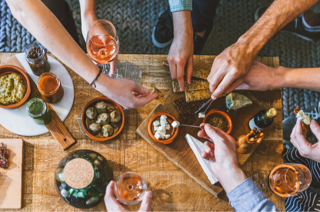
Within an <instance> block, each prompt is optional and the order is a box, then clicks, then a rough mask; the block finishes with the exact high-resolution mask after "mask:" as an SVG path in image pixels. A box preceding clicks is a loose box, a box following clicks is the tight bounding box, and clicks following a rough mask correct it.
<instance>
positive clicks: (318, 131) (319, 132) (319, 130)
mask: <svg viewBox="0 0 320 212" xmlns="http://www.w3.org/2000/svg"><path fill="white" fill-rule="evenodd" d="M310 129H311V131H312V133H313V134H314V135H315V136H316V137H317V139H318V140H320V126H319V124H318V123H317V122H316V121H315V120H312V121H311V124H310Z"/></svg>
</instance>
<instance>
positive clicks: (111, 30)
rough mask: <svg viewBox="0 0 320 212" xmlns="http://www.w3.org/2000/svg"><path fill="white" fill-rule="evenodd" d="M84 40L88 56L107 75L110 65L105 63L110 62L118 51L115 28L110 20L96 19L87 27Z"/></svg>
mask: <svg viewBox="0 0 320 212" xmlns="http://www.w3.org/2000/svg"><path fill="white" fill-rule="evenodd" d="M86 42H87V51H88V55H89V57H90V58H91V59H92V60H93V61H94V62H95V63H97V64H98V66H100V67H102V71H103V72H104V73H106V74H107V75H108V74H109V72H110V69H109V70H108V67H110V66H108V65H107V64H109V63H111V62H112V61H113V60H114V59H115V58H116V57H117V55H118V52H119V39H118V35H117V32H116V28H115V27H114V26H113V24H112V23H111V22H110V21H107V20H96V21H95V22H93V24H92V25H91V27H90V29H89V32H88V35H87V41H86ZM115 65H116V64H115ZM115 73H117V70H115ZM116 75H117V74H116Z"/></svg>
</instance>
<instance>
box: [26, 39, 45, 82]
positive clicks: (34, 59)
mask: <svg viewBox="0 0 320 212" xmlns="http://www.w3.org/2000/svg"><path fill="white" fill-rule="evenodd" d="M24 53H25V58H26V61H27V62H28V64H29V66H30V68H31V70H32V72H33V74H34V75H36V76H40V75H41V74H43V73H44V72H49V71H50V64H49V62H48V58H47V53H46V51H45V50H44V48H43V47H42V46H41V45H40V44H39V43H38V42H34V43H31V44H29V45H27V46H26V48H25V50H24Z"/></svg>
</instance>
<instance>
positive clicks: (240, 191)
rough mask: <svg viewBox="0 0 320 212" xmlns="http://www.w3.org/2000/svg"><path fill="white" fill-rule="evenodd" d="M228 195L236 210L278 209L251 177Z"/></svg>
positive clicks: (270, 210) (273, 210) (272, 211)
mask: <svg viewBox="0 0 320 212" xmlns="http://www.w3.org/2000/svg"><path fill="white" fill-rule="evenodd" d="M227 196H228V198H229V203H230V205H231V207H232V208H233V209H234V210H235V211H254V212H255V211H269V212H275V211H278V210H277V208H276V206H275V205H274V204H273V202H271V201H270V200H268V199H267V198H266V196H265V195H264V194H263V192H262V191H261V190H260V189H259V188H258V186H256V184H255V183H254V182H253V181H252V180H251V178H247V179H246V180H245V181H243V182H242V183H241V184H240V185H238V186H237V187H236V188H235V189H233V190H232V191H230V192H229V193H228V194H227Z"/></svg>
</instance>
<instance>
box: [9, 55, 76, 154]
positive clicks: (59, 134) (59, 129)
mask: <svg viewBox="0 0 320 212" xmlns="http://www.w3.org/2000/svg"><path fill="white" fill-rule="evenodd" d="M3 64H4V65H14V66H17V67H19V68H21V69H22V70H23V71H24V72H26V73H27V71H26V70H25V69H24V67H23V66H22V64H21V63H20V62H19V60H18V58H17V57H15V56H14V57H11V58H9V59H8V60H6V61H5V62H4V63H3ZM27 74H28V73H27ZM29 80H30V84H31V94H30V97H29V99H32V98H35V97H36V98H40V99H42V96H41V94H40V92H39V91H38V88H37V85H36V84H35V83H34V82H33V80H32V79H31V78H30V77H29ZM47 106H48V108H49V109H50V112H51V121H50V122H49V123H48V124H46V127H47V129H48V130H49V132H50V133H51V135H52V136H53V137H54V138H55V139H56V141H57V142H58V143H59V144H60V146H61V147H62V149H63V150H66V149H68V148H69V147H71V146H72V145H73V144H75V143H76V140H75V139H74V138H73V136H72V135H71V133H70V132H69V130H68V129H67V127H66V126H65V125H64V124H63V122H62V120H61V119H60V117H59V116H58V114H57V113H56V112H55V111H54V109H53V107H52V106H51V105H50V104H49V103H47Z"/></svg>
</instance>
